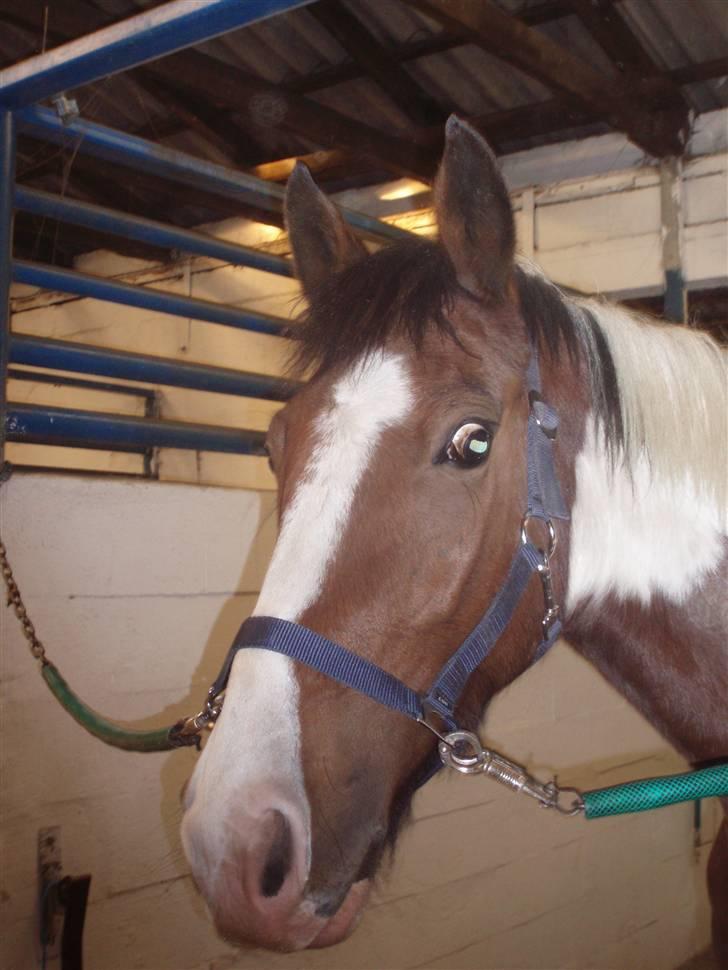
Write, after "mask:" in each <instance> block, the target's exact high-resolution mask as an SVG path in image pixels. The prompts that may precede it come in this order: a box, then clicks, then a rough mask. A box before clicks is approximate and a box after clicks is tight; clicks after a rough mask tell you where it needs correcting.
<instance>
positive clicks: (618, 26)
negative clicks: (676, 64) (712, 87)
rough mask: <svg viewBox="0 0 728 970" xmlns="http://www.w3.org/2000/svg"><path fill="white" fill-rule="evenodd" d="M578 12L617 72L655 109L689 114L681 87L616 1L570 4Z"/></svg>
mask: <svg viewBox="0 0 728 970" xmlns="http://www.w3.org/2000/svg"><path fill="white" fill-rule="evenodd" d="M570 2H571V5H572V7H573V8H574V12H575V13H576V14H577V16H578V17H579V20H580V21H581V22H582V24H583V25H584V27H585V28H586V29H587V30H588V31H589V33H590V34H591V36H592V37H593V38H594V40H595V41H596V42H597V43H598V44H599V46H600V47H601V48H602V50H603V51H604V53H605V54H606V55H607V57H609V59H610V61H611V63H612V66H613V69H614V70H615V71H617V72H619V73H621V74H622V77H623V78H624V80H625V81H626V82H627V83H628V84H629V85H630V86H634V87H635V90H638V91H640V92H641V94H642V95H643V96H645V97H646V98H648V99H649V103H650V106H651V107H655V108H658V109H660V108H661V109H664V110H666V111H668V112H673V113H674V114H675V115H676V116H677V115H679V114H680V113H682V112H685V111H687V110H688V104H687V102H686V101H685V98H684V97H683V94H682V91H681V90H680V87H679V85H677V84H676V83H675V82H674V81H673V80H672V79H671V78H670V76H669V74H666V73H663V72H661V71H660V70H659V69H658V67H657V65H656V64H655V62H654V61H653V60H652V58H651V57H650V55H649V54H648V53H647V51H646V50H645V48H644V47H643V46H642V44H641V43H640V41H639V39H638V38H637V37H636V36H635V34H633V33H632V31H631V30H630V28H629V26H628V25H627V22H626V21H625V20H624V19H623V17H622V16H621V14H620V12H619V9H618V5H617V4H616V3H615V2H614V0H570Z"/></svg>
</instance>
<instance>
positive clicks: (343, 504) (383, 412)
mask: <svg viewBox="0 0 728 970" xmlns="http://www.w3.org/2000/svg"><path fill="white" fill-rule="evenodd" d="M413 400H414V398H413V393H412V389H411V382H410V379H409V375H408V374H407V371H406V369H405V366H404V363H403V361H402V359H401V357H395V356H392V355H378V356H376V357H373V358H370V359H369V360H368V361H366V362H365V363H363V364H358V365H356V366H355V367H353V368H352V370H351V371H349V373H348V374H346V375H345V376H344V377H342V378H341V379H340V380H339V381H338V382H337V383H336V384H335V385H334V388H333V404H332V407H331V409H330V410H329V411H328V412H327V413H325V414H323V415H322V416H321V417H320V418H319V420H318V422H317V424H316V430H315V436H314V446H313V452H312V455H311V459H310V461H309V463H308V465H307V467H306V471H305V473H304V475H303V478H302V480H301V482H300V483H299V485H298V488H297V490H296V493H295V495H294V497H293V500H292V502H291V504H290V506H289V507H288V509H287V510H286V513H285V516H284V519H283V523H282V528H281V532H280V536H279V538H278V542H277V544H276V548H275V552H274V554H273V559H272V561H271V564H270V567H269V569H268V573H267V574H266V577H265V582H264V583H263V589H262V590H261V593H260V598H259V599H258V603H257V606H256V608H255V613H256V614H257V615H266V616H278V617H280V618H281V619H284V620H295V619H296V618H297V617H299V616H300V615H301V614H302V613H303V611H304V610H305V609H306V608H307V607H309V606H310V605H311V604H312V603H314V602H315V601H316V599H317V597H318V596H319V594H320V592H321V588H322V586H323V582H324V578H325V574H326V568H327V566H328V564H329V563H330V561H331V559H332V558H333V556H334V554H335V552H336V549H337V547H338V544H339V541H340V539H341V536H342V535H343V533H344V530H345V528H346V524H347V522H348V519H349V511H350V509H351V504H352V501H353V499H354V493H355V491H356V487H357V484H358V483H359V480H360V478H361V476H362V474H363V472H364V470H365V469H366V467H367V465H368V464H369V461H370V459H371V456H372V454H373V453H374V449H375V448H376V445H377V443H378V441H379V438H380V436H381V433H382V431H383V430H384V429H385V428H387V427H389V426H391V425H394V424H397V423H399V422H400V421H402V420H403V419H404V418H405V416H406V415H407V413H408V412H409V410H410V409H411V408H412V405H413Z"/></svg>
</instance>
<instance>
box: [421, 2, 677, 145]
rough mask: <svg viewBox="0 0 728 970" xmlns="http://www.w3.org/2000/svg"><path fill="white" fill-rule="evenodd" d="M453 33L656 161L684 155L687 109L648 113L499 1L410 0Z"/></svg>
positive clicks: (622, 88) (623, 88) (628, 92)
mask: <svg viewBox="0 0 728 970" xmlns="http://www.w3.org/2000/svg"><path fill="white" fill-rule="evenodd" d="M406 2H407V3H409V4H410V5H411V6H413V7H415V8H416V9H418V10H421V11H422V12H423V13H425V14H427V15H428V16H431V17H433V18H434V19H435V20H437V21H438V22H439V23H441V24H443V25H444V26H445V27H447V28H449V29H456V30H457V29H459V30H469V31H470V32H471V37H472V41H473V43H476V44H478V46H479V47H482V48H483V50H486V51H487V52H488V53H489V54H493V55H495V56H496V57H499V58H500V59H501V60H503V61H505V62H506V63H508V64H511V65H513V66H514V67H517V68H518V69H519V70H521V71H523V72H524V73H525V74H527V75H529V76H530V77H535V78H537V79H538V80H539V81H541V83H542V84H545V85H547V86H548V87H550V88H551V89H552V90H554V91H556V92H559V93H560V94H562V95H565V96H566V97H568V98H569V99H570V100H571V101H573V102H575V103H577V104H579V105H581V106H582V107H583V108H584V109H586V110H587V111H589V112H591V113H593V114H594V115H595V116H596V117H597V118H604V120H606V121H607V122H608V123H609V124H610V125H611V126H612V127H613V128H615V129H617V130H618V131H624V132H625V133H626V134H627V135H628V137H629V138H630V139H631V141H633V142H634V143H635V144H636V145H638V146H639V147H640V148H642V149H644V150H645V151H646V152H648V153H649V154H650V155H655V156H656V157H663V156H665V155H670V154H680V152H682V150H683V149H684V147H685V141H686V138H687V129H688V111H687V108H686V109H685V111H684V112H682V113H681V114H680V115H679V116H676V115H675V114H674V113H673V112H661V111H654V110H646V109H643V108H642V107H641V106H640V104H639V99H638V98H635V93H634V90H633V89H632V88H630V86H629V85H625V84H623V83H620V81H619V80H618V79H611V78H608V77H605V76H604V75H602V74H600V73H599V72H598V71H596V70H594V68H592V67H591V66H590V65H589V64H586V63H585V62H583V61H582V60H580V59H579V58H577V57H575V56H574V55H573V54H572V53H571V52H570V51H569V50H567V49H566V48H565V47H562V46H561V45H559V44H557V43H555V42H554V41H552V40H551V39H550V38H549V37H547V36H546V35H545V34H543V33H540V32H538V31H536V30H534V29H533V28H532V27H529V26H527V25H526V24H524V23H523V22H522V21H519V20H518V19H517V18H516V17H513V16H511V15H510V14H508V13H506V12H505V11H504V10H503V9H502V8H501V7H499V6H498V5H497V4H496V3H495V2H494V0H406Z"/></svg>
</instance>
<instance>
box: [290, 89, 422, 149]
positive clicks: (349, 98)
mask: <svg viewBox="0 0 728 970" xmlns="http://www.w3.org/2000/svg"><path fill="white" fill-rule="evenodd" d="M308 97H309V98H310V99H311V100H312V101H318V103H319V104H323V105H326V107H328V108H332V109H333V110H334V111H338V112H340V113H341V114H343V115H346V116H347V117H349V118H352V119H353V120H355V121H359V122H361V123H362V124H365V125H369V126H370V127H372V128H379V129H381V130H382V131H384V132H387V133H388V134H392V135H397V134H402V133H403V132H406V131H408V130H413V125H412V122H411V121H410V120H409V118H408V117H407V116H406V115H405V114H404V112H402V111H400V109H399V108H398V107H397V105H396V104H395V103H394V101H392V99H391V98H390V97H389V95H387V94H385V92H384V91H383V90H382V89H381V88H380V87H379V85H378V84H377V82H376V81H372V80H370V79H369V78H358V79H357V80H355V81H347V82H346V83H344V84H337V85H336V87H332V88H326V90H324V91H317V92H316V93H315V94H310V95H308Z"/></svg>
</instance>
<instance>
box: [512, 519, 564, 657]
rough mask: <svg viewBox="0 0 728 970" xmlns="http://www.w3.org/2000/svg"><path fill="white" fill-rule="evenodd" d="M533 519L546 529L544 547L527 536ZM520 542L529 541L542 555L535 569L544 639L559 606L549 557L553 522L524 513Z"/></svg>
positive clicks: (558, 611)
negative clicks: (541, 599) (540, 590)
mask: <svg viewBox="0 0 728 970" xmlns="http://www.w3.org/2000/svg"><path fill="white" fill-rule="evenodd" d="M534 519H538V521H539V522H543V524H544V526H545V527H546V529H547V530H548V545H547V546H546V548H545V549H542V548H541V547H540V546H539V545H538V544H537V543H536V542H532V541H531V539H530V538H529V535H528V527H529V524H530V523H531V522H532V521H533V520H534ZM521 542H522V543H523V545H524V546H525V545H526V543H529V542H530V543H531V545H533V546H535V547H536V549H538V551H539V552H540V553H541V555H542V556H543V562H541V563H539V564H538V566H537V567H536V570H537V572H538V575H539V577H540V579H541V586H542V588H543V601H544V614H543V620H542V621H541V626H542V629H543V636H544V640H548V639H549V637H550V635H551V631H552V630H553V627H554V624H555V623H556V622H557V621H558V619H559V616H560V608H559V604H558V603H557V602H556V597H555V596H554V586H553V581H552V577H551V557H552V556H553V554H554V551H555V550H556V529H555V528H554V523H553V522H552V520H551V519H542V518H541V517H540V516H533V515H528V514H526V515H524V517H523V521H522V522H521Z"/></svg>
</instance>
